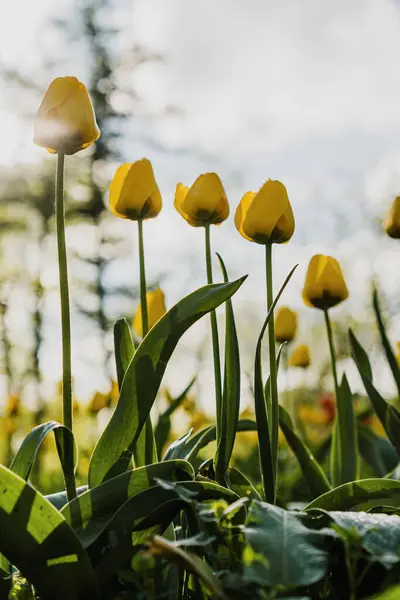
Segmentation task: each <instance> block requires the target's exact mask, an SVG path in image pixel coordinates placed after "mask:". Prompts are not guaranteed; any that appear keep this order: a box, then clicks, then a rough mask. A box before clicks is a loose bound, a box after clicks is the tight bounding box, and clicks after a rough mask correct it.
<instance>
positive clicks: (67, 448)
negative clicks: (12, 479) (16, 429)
mask: <svg viewBox="0 0 400 600" xmlns="http://www.w3.org/2000/svg"><path fill="white" fill-rule="evenodd" d="M51 432H53V433H54V437H55V440H56V446H57V451H58V455H59V457H60V462H61V467H62V470H63V472H64V475H67V476H68V471H69V467H68V465H69V461H68V460H66V459H65V456H66V453H67V454H68V453H73V452H74V451H75V456H76V457H77V451H76V448H75V446H76V444H75V440H74V436H73V433H72V432H71V430H70V429H68V428H67V427H65V426H64V425H61V423H58V422H57V421H47V423H43V424H42V425H37V426H36V427H34V428H33V429H31V430H30V432H29V433H28V435H27V436H26V437H25V439H24V441H23V442H22V444H21V446H20V447H19V449H18V452H17V453H16V455H15V457H14V460H13V461H12V463H11V465H10V470H11V471H13V473H16V474H17V475H19V476H20V477H22V479H25V480H27V479H28V478H29V474H30V472H31V469H32V465H33V463H34V460H35V458H36V455H37V453H38V451H39V449H40V446H41V445H42V443H43V441H44V439H45V438H46V436H47V435H48V434H49V433H51Z"/></svg>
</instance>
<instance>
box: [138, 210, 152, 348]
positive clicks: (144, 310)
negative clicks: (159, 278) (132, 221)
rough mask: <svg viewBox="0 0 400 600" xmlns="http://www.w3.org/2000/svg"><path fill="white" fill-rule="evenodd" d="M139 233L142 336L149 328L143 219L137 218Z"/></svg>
mask: <svg viewBox="0 0 400 600" xmlns="http://www.w3.org/2000/svg"><path fill="white" fill-rule="evenodd" d="M137 223H138V233H139V269H140V307H141V310H142V335H143V337H144V336H145V335H146V334H147V332H148V330H149V318H148V312H147V298H146V293H147V288H146V269H145V265H144V244H143V220H142V219H139V220H138V222H137Z"/></svg>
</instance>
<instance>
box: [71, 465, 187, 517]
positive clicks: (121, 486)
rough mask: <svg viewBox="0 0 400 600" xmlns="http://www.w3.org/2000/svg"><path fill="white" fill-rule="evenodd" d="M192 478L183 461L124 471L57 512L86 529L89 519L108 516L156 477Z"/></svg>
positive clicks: (151, 484)
mask: <svg viewBox="0 0 400 600" xmlns="http://www.w3.org/2000/svg"><path fill="white" fill-rule="evenodd" d="M193 477H194V471H193V468H192V466H191V465H190V464H189V463H188V462H186V461H183V460H171V461H165V462H162V463H156V464H154V465H148V466H145V467H139V468H137V469H133V470H132V471H126V472H125V473H122V474H121V475H118V476H117V477H113V478H112V479H109V480H107V481H105V482H103V483H102V484H100V485H98V486H96V487H94V488H91V489H89V490H87V491H86V492H85V493H83V494H81V495H80V496H79V497H78V498H74V500H72V501H71V502H69V503H68V504H67V505H65V506H64V507H63V509H62V510H61V514H62V515H63V517H64V518H65V519H66V521H67V522H68V523H70V524H72V523H74V522H76V520H77V519H79V520H80V527H81V528H82V529H87V528H88V525H89V524H90V522H92V523H94V522H96V521H101V522H102V521H103V520H107V519H109V518H111V517H112V516H113V515H114V513H115V512H116V511H117V510H118V509H119V508H120V507H121V506H122V505H123V504H124V503H125V502H126V501H127V500H128V499H129V498H131V497H132V496H134V495H135V494H138V493H139V492H142V491H143V490H146V489H147V488H150V487H152V486H154V485H155V484H156V479H158V478H163V479H166V480H169V479H171V480H178V481H179V480H186V479H192V478H193Z"/></svg>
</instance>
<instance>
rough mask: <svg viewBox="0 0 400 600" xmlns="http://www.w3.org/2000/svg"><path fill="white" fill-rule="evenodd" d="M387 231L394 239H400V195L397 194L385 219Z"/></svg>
mask: <svg viewBox="0 0 400 600" xmlns="http://www.w3.org/2000/svg"><path fill="white" fill-rule="evenodd" d="M385 230H386V233H387V234H388V235H389V236H390V237H391V238H394V239H397V240H399V239H400V196H397V197H396V198H395V199H394V201H393V204H392V208H391V209H390V211H389V213H388V214H387V216H386V219H385Z"/></svg>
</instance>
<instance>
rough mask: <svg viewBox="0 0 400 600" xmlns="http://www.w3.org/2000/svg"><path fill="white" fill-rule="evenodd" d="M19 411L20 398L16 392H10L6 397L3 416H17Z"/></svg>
mask: <svg viewBox="0 0 400 600" xmlns="http://www.w3.org/2000/svg"><path fill="white" fill-rule="evenodd" d="M20 412H21V398H20V397H19V396H17V394H11V395H10V396H9V397H8V398H7V403H6V411H5V416H6V418H7V417H10V418H13V417H18V415H19V414H20Z"/></svg>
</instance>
